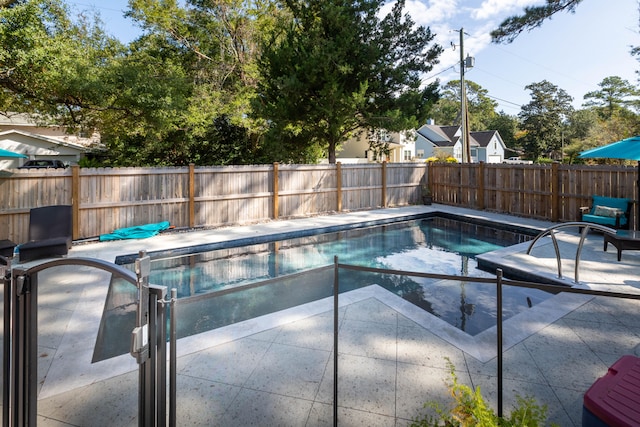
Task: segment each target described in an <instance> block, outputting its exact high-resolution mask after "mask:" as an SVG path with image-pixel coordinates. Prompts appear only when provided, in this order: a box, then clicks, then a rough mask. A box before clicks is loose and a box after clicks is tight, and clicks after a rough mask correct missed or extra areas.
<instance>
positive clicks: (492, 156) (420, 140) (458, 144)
mask: <svg viewBox="0 0 640 427" xmlns="http://www.w3.org/2000/svg"><path fill="white" fill-rule="evenodd" d="M461 136H462V129H461V128H460V126H437V125H435V124H432V123H428V124H426V125H423V126H422V127H420V129H418V130H417V135H416V142H415V150H416V159H417V160H420V161H424V160H426V159H428V158H429V157H438V156H439V155H440V156H447V157H453V158H455V159H456V160H457V161H458V162H462V139H461ZM505 148H506V147H505V145H504V141H502V138H501V137H500V134H499V133H498V131H496V130H489V131H480V132H471V133H470V140H469V151H470V152H471V162H473V163H477V162H485V163H502V161H503V160H504V150H505Z"/></svg>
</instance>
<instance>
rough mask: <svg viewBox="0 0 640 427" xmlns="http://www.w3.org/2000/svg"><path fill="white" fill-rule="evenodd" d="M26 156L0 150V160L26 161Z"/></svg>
mask: <svg viewBox="0 0 640 427" xmlns="http://www.w3.org/2000/svg"><path fill="white" fill-rule="evenodd" d="M27 157H28V156H25V155H24V154H20V153H14V152H13V151H9V150H3V149H2V148H0V159H26V158H27Z"/></svg>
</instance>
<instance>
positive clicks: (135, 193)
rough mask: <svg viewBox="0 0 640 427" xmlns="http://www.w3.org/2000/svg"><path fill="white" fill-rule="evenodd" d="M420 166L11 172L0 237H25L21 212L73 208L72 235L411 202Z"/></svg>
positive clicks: (1, 196)
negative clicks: (157, 225) (49, 208)
mask: <svg viewBox="0 0 640 427" xmlns="http://www.w3.org/2000/svg"><path fill="white" fill-rule="evenodd" d="M425 171H426V165H425V164H416V163H393V164H387V163H382V164H365V165H351V164H349V165H341V164H335V165H279V164H277V163H276V164H273V165H258V166H225V167H194V166H193V165H191V166H189V167H176V168H104V169H103V168H97V169H93V168H79V167H77V166H74V167H72V168H70V169H69V170H16V171H12V172H11V173H5V174H3V175H0V239H11V240H13V241H15V242H20V243H21V242H25V241H27V239H28V226H29V210H30V209H31V208H34V207H39V206H48V205H56V204H69V205H72V206H73V238H74V240H79V239H88V238H93V237H96V236H99V235H100V234H105V233H110V232H112V231H113V230H114V229H117V228H123V227H131V226H134V225H141V224H148V223H156V222H161V221H169V222H170V223H171V225H173V226H176V227H180V228H181V227H190V228H194V227H217V226H223V225H232V224H242V223H252V222H259V221H266V220H271V219H276V218H292V217H301V216H308V215H316V214H322V213H330V212H336V211H338V212H339V211H353V210H363V209H374V208H381V207H390V206H403V205H408V204H416V203H417V202H418V200H419V198H420V192H419V185H420V182H421V181H422V180H423V178H424V175H425Z"/></svg>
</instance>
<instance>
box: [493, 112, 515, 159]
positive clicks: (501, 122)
mask: <svg viewBox="0 0 640 427" xmlns="http://www.w3.org/2000/svg"><path fill="white" fill-rule="evenodd" d="M518 128H519V123H518V118H517V117H516V116H512V115H509V114H507V113H505V112H504V111H500V112H499V113H497V114H495V115H494V116H493V117H492V118H491V119H490V120H489V121H488V122H487V125H486V129H487V130H497V131H498V132H499V133H500V137H501V138H502V141H503V142H504V144H505V145H506V146H507V148H509V149H511V150H514V151H520V150H521V148H522V147H520V146H519V143H518V141H517V139H516V133H517V132H518Z"/></svg>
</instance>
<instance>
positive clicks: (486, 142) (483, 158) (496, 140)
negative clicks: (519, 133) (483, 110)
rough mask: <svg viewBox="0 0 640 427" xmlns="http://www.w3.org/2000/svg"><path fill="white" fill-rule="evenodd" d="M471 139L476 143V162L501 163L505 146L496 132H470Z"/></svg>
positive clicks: (503, 158)
mask: <svg viewBox="0 0 640 427" xmlns="http://www.w3.org/2000/svg"><path fill="white" fill-rule="evenodd" d="M471 138H472V139H474V140H475V141H476V142H477V143H478V155H477V159H478V162H485V163H502V162H503V161H504V160H505V157H504V152H505V149H506V146H505V144H504V141H503V140H502V138H501V137H500V133H499V132H498V131H497V130H485V131H481V132H471ZM471 157H473V155H472V156H471Z"/></svg>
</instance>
